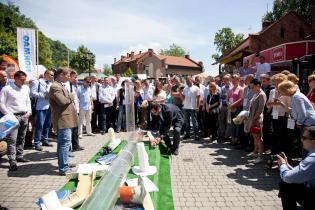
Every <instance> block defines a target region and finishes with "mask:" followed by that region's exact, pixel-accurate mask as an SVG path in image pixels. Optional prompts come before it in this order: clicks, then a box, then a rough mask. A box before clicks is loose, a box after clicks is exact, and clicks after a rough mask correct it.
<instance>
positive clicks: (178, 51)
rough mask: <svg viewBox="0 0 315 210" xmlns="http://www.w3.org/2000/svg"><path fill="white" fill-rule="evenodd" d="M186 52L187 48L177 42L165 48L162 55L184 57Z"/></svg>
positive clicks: (161, 52)
mask: <svg viewBox="0 0 315 210" xmlns="http://www.w3.org/2000/svg"><path fill="white" fill-rule="evenodd" d="M185 54H186V52H185V50H184V49H183V48H182V47H181V46H178V45H176V44H174V43H173V44H172V45H170V47H169V49H163V50H161V51H160V55H169V56H176V57H184V56H185Z"/></svg>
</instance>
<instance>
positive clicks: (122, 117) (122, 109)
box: [117, 105, 126, 131]
mask: <svg viewBox="0 0 315 210" xmlns="http://www.w3.org/2000/svg"><path fill="white" fill-rule="evenodd" d="M121 129H126V106H125V105H120V106H119V111H118V119H117V131H120V130H121Z"/></svg>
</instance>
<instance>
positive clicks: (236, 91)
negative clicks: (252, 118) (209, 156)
mask: <svg viewBox="0 0 315 210" xmlns="http://www.w3.org/2000/svg"><path fill="white" fill-rule="evenodd" d="M239 82H240V76H239V74H233V75H232V84H233V88H231V89H230V90H229V92H228V110H229V111H230V112H231V119H233V118H235V117H236V116H237V115H238V114H239V113H240V112H241V111H242V106H241V105H242V100H243V92H244V89H243V88H242V87H241V86H240V85H239ZM231 125H232V142H231V144H232V145H235V144H237V143H238V141H239V133H240V131H239V125H236V124H235V123H234V122H233V120H231Z"/></svg>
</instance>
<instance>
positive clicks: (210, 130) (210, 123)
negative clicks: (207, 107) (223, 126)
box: [205, 112, 219, 141]
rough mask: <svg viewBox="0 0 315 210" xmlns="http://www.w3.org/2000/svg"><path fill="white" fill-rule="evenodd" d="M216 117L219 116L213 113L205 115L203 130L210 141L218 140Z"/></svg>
mask: <svg viewBox="0 0 315 210" xmlns="http://www.w3.org/2000/svg"><path fill="white" fill-rule="evenodd" d="M218 116H219V114H214V113H208V112H207V113H206V121H205V122H206V123H205V130H206V131H207V134H210V135H211V140H212V141H213V140H217V138H218V128H217V122H218Z"/></svg>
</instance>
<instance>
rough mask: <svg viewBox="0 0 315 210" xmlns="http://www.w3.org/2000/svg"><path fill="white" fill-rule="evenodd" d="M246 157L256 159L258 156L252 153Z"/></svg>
mask: <svg viewBox="0 0 315 210" xmlns="http://www.w3.org/2000/svg"><path fill="white" fill-rule="evenodd" d="M247 157H250V158H257V157H258V154H257V153H254V152H251V153H249V154H248V155H247Z"/></svg>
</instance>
